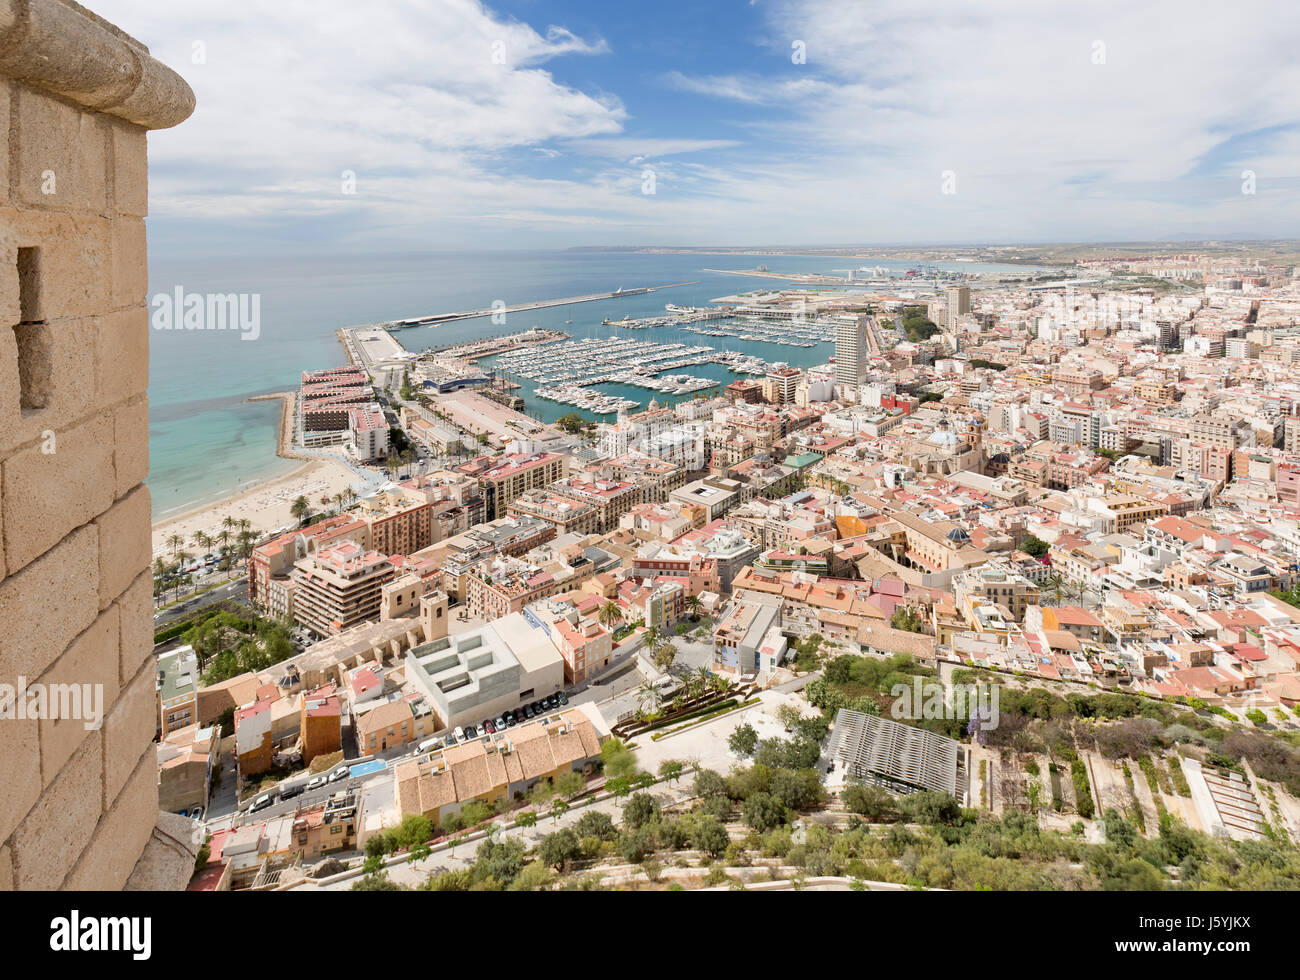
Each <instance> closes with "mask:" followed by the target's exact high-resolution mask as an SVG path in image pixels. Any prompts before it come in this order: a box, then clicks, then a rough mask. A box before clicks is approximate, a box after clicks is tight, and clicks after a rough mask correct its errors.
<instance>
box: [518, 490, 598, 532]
mask: <svg viewBox="0 0 1300 980" xmlns="http://www.w3.org/2000/svg"><path fill="white" fill-rule="evenodd" d="M506 513H507V514H508V515H509V516H511V517H531V518H534V519H536V520H539V521H545V522H546V523H548V524H551V525H553V526H554V527H555V534H556V536H559V535H562V534H570V533H573V534H595V533H597V532H598V531H599V530H600V524H601V514H600V510H599V508H598V507H597V506H596V504H595V503H594V502H592V501H587V500H574V499H573V498H571V497H562V496H560V495H559V494H555V493H552V492H551V491H549V490H545V489H542V490H529V491H528V492H527V493H524V494H522V495H521V496H519V497H516V498H515V499H514V500H512V501H511V502H510V504H509V506H508V507H506Z"/></svg>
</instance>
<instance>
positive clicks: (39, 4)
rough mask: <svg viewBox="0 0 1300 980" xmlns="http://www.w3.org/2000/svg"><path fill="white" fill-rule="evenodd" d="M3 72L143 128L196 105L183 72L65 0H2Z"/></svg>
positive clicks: (178, 118) (171, 121)
mask: <svg viewBox="0 0 1300 980" xmlns="http://www.w3.org/2000/svg"><path fill="white" fill-rule="evenodd" d="M0 74H3V75H6V76H8V77H10V78H12V79H14V80H15V81H19V82H22V83H24V84H27V85H31V86H33V87H36V88H40V89H43V90H45V91H47V92H52V93H53V94H55V95H58V96H61V97H63V98H65V99H68V100H69V101H71V102H75V103H77V104H78V105H80V106H82V107H84V108H86V109H92V110H95V111H97V112H103V113H107V114H108V115H112V116H117V117H119V118H121V119H125V120H127V121H128V122H132V123H134V124H135V125H137V126H142V127H144V128H145V129H167V128H168V127H170V126H175V125H177V124H179V123H181V122H183V121H184V120H185V119H187V118H188V117H189V115H190V113H192V112H193V111H194V93H193V92H192V91H191V90H190V87H189V85H187V84H186V83H185V80H184V79H183V78H181V77H180V75H178V74H176V72H174V71H172V70H171V69H170V68H168V67H167V66H166V65H164V64H162V63H161V62H159V61H156V60H155V59H154V58H152V57H150V55H149V49H148V48H146V47H145V46H144V45H143V44H140V43H139V42H138V41H136V40H134V39H133V38H131V37H129V36H128V35H126V34H123V33H122V32H121V31H119V30H117V29H116V28H115V27H113V26H112V25H111V24H109V23H107V22H106V21H104V20H102V19H101V18H99V17H97V16H96V15H95V14H93V13H91V12H90V11H88V10H86V9H85V8H84V7H82V6H80V5H79V4H76V3H71V2H67V0H0Z"/></svg>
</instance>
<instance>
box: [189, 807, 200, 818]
mask: <svg viewBox="0 0 1300 980" xmlns="http://www.w3.org/2000/svg"><path fill="white" fill-rule="evenodd" d="M190 819H191V820H202V819H203V807H201V806H196V807H195V808H194V809H193V810H191V811H190Z"/></svg>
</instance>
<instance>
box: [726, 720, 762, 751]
mask: <svg viewBox="0 0 1300 980" xmlns="http://www.w3.org/2000/svg"><path fill="white" fill-rule="evenodd" d="M757 745H758V732H756V731H755V730H754V726H753V725H751V724H749V722H745V723H744V724H742V725H738V726H737V727H736V730H735V731H734V732H732V733H731V737H730V738H728V739H727V747H728V748H729V749H731V751H732V752H735V753H736V755H746V756H747V755H752V754H753V752H754V748H755V746H757Z"/></svg>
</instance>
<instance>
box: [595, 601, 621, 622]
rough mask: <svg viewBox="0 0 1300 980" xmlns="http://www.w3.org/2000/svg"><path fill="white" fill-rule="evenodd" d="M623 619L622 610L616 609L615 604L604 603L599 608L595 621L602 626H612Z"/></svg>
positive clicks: (616, 605)
mask: <svg viewBox="0 0 1300 980" xmlns="http://www.w3.org/2000/svg"><path fill="white" fill-rule="evenodd" d="M622 618H623V610H621V609H620V608H619V607H618V603H617V602H606V603H605V604H604V605H603V606H601V607H600V612H598V613H596V620H597V622H599V623H600V625H602V626H613V625H614V624H615V623H617V622H619V621H620V620H622Z"/></svg>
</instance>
